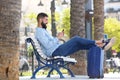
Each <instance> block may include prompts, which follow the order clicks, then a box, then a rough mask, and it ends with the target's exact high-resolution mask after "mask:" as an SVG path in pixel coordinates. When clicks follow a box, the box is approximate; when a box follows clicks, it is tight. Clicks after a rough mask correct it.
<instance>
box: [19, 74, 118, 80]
mask: <svg viewBox="0 0 120 80" xmlns="http://www.w3.org/2000/svg"><path fill="white" fill-rule="evenodd" d="M64 76H65V78H64V79H60V78H59V76H58V75H54V76H53V75H52V77H51V78H46V76H39V77H38V76H37V78H36V79H30V76H26V77H20V80H120V73H114V74H113V73H109V74H105V75H104V76H105V77H104V78H103V79H89V77H88V76H87V75H76V77H70V76H68V75H64Z"/></svg>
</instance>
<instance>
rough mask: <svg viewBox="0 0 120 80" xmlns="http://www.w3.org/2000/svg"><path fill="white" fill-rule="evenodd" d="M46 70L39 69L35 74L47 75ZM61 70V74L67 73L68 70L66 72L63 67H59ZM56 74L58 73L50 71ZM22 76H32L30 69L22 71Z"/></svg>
mask: <svg viewBox="0 0 120 80" xmlns="http://www.w3.org/2000/svg"><path fill="white" fill-rule="evenodd" d="M48 71H49V70H40V71H39V72H38V73H37V75H39V76H40V75H47V74H48ZM61 72H62V73H63V74H68V72H67V70H65V69H61ZM56 74H58V73H57V72H56V71H55V70H54V71H53V72H52V75H56ZM19 75H20V73H19ZM20 76H21V75H20ZM22 76H32V71H26V72H22Z"/></svg>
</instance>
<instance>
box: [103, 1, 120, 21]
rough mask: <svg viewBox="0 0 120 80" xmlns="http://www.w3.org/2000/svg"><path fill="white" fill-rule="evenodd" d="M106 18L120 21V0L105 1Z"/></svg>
mask: <svg viewBox="0 0 120 80" xmlns="http://www.w3.org/2000/svg"><path fill="white" fill-rule="evenodd" d="M105 16H106V17H111V18H117V19H118V20H119V21H120V0H105Z"/></svg>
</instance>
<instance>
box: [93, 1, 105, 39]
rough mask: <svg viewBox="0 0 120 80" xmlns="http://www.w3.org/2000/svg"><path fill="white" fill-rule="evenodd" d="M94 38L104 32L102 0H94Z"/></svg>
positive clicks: (97, 37)
mask: <svg viewBox="0 0 120 80" xmlns="http://www.w3.org/2000/svg"><path fill="white" fill-rule="evenodd" d="M94 31H95V32H94V39H95V40H98V39H101V38H103V34H104V0H94Z"/></svg>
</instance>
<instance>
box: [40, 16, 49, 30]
mask: <svg viewBox="0 0 120 80" xmlns="http://www.w3.org/2000/svg"><path fill="white" fill-rule="evenodd" d="M47 23H48V17H44V18H42V19H41V25H42V28H44V29H46V28H47V26H46V24H47Z"/></svg>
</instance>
